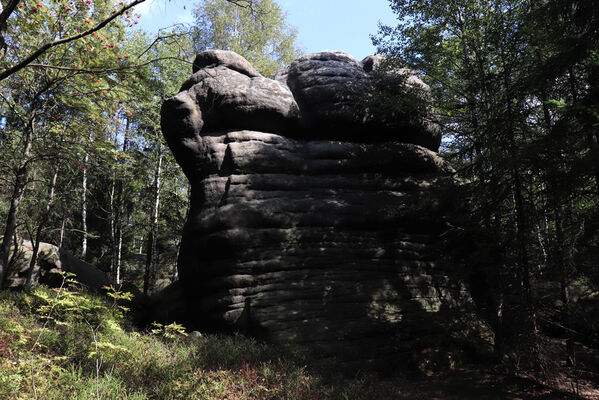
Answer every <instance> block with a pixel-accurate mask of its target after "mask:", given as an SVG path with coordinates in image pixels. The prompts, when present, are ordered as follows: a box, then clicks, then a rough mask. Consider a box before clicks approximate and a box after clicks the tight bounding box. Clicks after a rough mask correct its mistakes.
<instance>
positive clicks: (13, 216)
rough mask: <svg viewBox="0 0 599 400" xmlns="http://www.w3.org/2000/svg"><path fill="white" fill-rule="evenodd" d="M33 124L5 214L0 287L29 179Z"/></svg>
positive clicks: (26, 137)
mask: <svg viewBox="0 0 599 400" xmlns="http://www.w3.org/2000/svg"><path fill="white" fill-rule="evenodd" d="M34 126H35V120H34V119H31V120H30V121H29V126H28V127H27V130H26V133H25V140H24V142H23V158H22V161H21V164H20V166H19V168H18V169H17V170H16V174H15V183H14V186H13V193H12V196H11V199H10V208H9V210H8V214H7V216H6V226H5V228H4V236H3V237H2V245H1V247H0V289H3V288H4V284H5V280H6V278H7V277H8V274H9V270H8V269H9V259H10V246H11V241H12V238H13V237H14V236H15V235H16V233H17V232H16V229H17V218H18V215H19V209H20V208H21V202H22V201H23V195H24V194H25V189H26V187H27V183H28V179H29V161H30V157H31V148H32V145H33V133H34V132H33V130H34ZM15 246H17V243H15Z"/></svg>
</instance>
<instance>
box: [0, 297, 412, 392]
mask: <svg viewBox="0 0 599 400" xmlns="http://www.w3.org/2000/svg"><path fill="white" fill-rule="evenodd" d="M117 300H118V299H117ZM155 328H156V327H155ZM325 370H326V371H325ZM338 370H339V371H340V369H338ZM336 371H337V369H336V367H335V365H334V364H331V363H329V364H326V365H325V364H315V363H314V362H313V361H311V360H310V358H309V357H308V356H307V355H306V354H304V353H302V352H300V351H295V350H292V349H289V348H285V349H283V348H277V347H274V346H269V345H265V344H262V343H258V342H256V341H255V340H252V339H248V338H245V337H242V336H216V335H213V336H204V337H199V338H198V337H189V336H186V335H184V334H183V333H182V330H181V328H180V327H177V326H175V327H172V326H166V327H165V326H157V329H153V332H138V331H136V330H135V329H134V328H133V327H132V325H131V324H130V322H129V321H128V320H127V318H126V315H125V313H124V312H123V308H122V307H121V306H120V305H119V302H118V301H115V299H109V298H103V297H99V296H96V295H91V294H87V293H84V292H80V291H76V290H68V289H49V288H46V287H38V288H36V289H34V290H32V291H30V292H20V293H15V292H0V398H2V399H32V398H36V397H37V398H40V399H48V400H51V399H57V400H58V399H61V400H62V399H65V398H68V399H98V398H102V399H129V400H131V399H135V400H141V399H173V400H174V399H185V400H188V399H215V400H217V399H218V400H222V399H225V398H226V399H229V400H235V399H239V400H241V399H248V400H249V399H300V400H301V399H306V400H319V399H368V400H376V399H390V398H407V397H403V395H401V396H400V393H399V391H398V390H397V387H395V386H393V385H383V384H381V382H379V381H376V380H375V379H374V378H372V377H370V376H367V377H363V378H361V379H357V380H352V381H348V380H344V379H343V378H342V377H341V375H340V373H337V372H336ZM323 376H326V378H323Z"/></svg>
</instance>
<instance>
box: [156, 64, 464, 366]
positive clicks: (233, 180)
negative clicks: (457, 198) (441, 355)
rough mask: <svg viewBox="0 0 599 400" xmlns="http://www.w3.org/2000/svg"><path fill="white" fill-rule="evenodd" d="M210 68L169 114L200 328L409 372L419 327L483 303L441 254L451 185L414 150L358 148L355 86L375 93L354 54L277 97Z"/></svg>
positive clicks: (294, 80)
mask: <svg viewBox="0 0 599 400" xmlns="http://www.w3.org/2000/svg"><path fill="white" fill-rule="evenodd" d="M198 58H200V59H209V60H210V62H202V63H199V64H198V66H199V68H200V69H198V70H197V72H195V73H194V75H193V76H192V77H191V78H190V79H189V80H188V81H187V82H186V83H185V84H184V85H183V90H182V92H181V93H179V94H178V95H177V96H175V97H173V98H171V99H168V100H167V101H166V102H165V104H164V106H163V114H162V118H163V119H162V127H163V132H164V134H165V137H166V138H167V140H168V143H169V145H170V147H171V149H172V150H173V152H174V154H175V156H176V157H177V160H178V161H179V163H180V164H181V165H182V167H183V169H184V171H185V173H186V175H187V177H188V178H189V180H190V182H191V185H192V201H191V210H190V213H189V219H188V221H187V224H186V226H185V229H184V233H183V242H182V245H181V253H180V259H179V276H180V279H181V283H182V285H183V290H184V293H185V296H186V301H187V304H188V307H189V310H190V313H192V314H193V318H192V319H193V320H194V322H195V323H196V324H197V326H198V327H200V328H203V329H216V330H231V331H232V330H238V331H241V332H244V333H247V334H251V335H255V336H257V337H260V338H264V339H266V340H270V341H274V342H279V343H306V344H308V345H310V346H311V347H312V348H315V349H317V350H318V351H319V352H320V354H321V355H322V356H325V357H326V356H340V357H341V358H343V359H345V361H346V362H348V363H352V362H355V363H356V366H360V365H362V366H366V365H368V363H372V364H373V365H378V364H379V363H388V362H389V361H391V360H395V361H398V360H399V362H400V363H401V362H406V361H405V358H404V359H402V358H401V357H400V356H399V355H400V354H408V353H410V352H411V351H413V350H414V349H413V348H412V347H413V345H414V343H415V341H417V340H420V339H421V336H422V334H423V333H422V331H421V330H419V329H420V328H419V324H418V323H414V321H420V322H421V323H427V322H423V321H428V320H427V319H426V318H421V316H423V315H427V314H432V313H436V312H437V311H439V310H443V309H447V308H452V307H456V306H458V305H459V304H464V303H465V302H466V303H467V302H468V298H469V297H468V295H467V291H466V288H465V286H464V285H463V283H462V281H461V279H460V278H459V274H458V273H457V272H456V271H458V270H459V266H456V265H455V264H453V263H452V262H451V261H450V260H449V259H446V257H445V256H444V254H443V250H442V247H441V246H440V244H439V243H440V235H441V234H442V233H443V232H444V231H445V230H446V226H445V225H444V223H443V220H442V215H443V212H445V210H446V208H447V207H449V206H451V205H450V204H448V203H447V202H446V201H444V200H442V197H441V196H440V195H439V194H438V191H439V190H444V189H445V188H451V187H452V186H453V185H454V184H455V181H454V178H453V173H454V171H453V169H452V168H451V167H450V166H449V165H448V164H447V163H446V162H444V161H443V160H442V159H441V158H439V157H438V155H437V154H436V153H435V152H434V151H432V150H430V149H427V148H425V147H421V146H419V145H418V144H414V143H413V142H412V143H410V141H407V142H405V141H403V140H401V138H402V137H403V138H406V137H412V136H410V135H409V134H406V135H403V136H402V135H401V134H400V135H398V137H397V138H396V139H394V140H392V138H391V137H390V136H388V135H387V134H386V133H384V134H382V135H383V136H382V137H383V139H381V138H379V137H378V136H377V134H378V132H377V131H373V130H370V131H367V132H362V133H363V134H360V135H358V136H356V135H355V132H359V131H364V130H368V129H370V128H369V127H368V125H364V124H362V123H361V122H360V121H359V120H356V119H355V114H352V113H353V112H354V111H355V109H354V111H351V110H352V107H353V105H355V103H356V101H357V100H356V97H355V96H357V94H356V93H354V92H353V86H354V85H356V86H362V87H367V86H368V85H367V81H368V80H369V78H368V73H367V72H366V71H365V70H364V68H363V65H362V64H360V63H358V62H356V61H355V60H354V59H353V58H352V57H351V56H349V55H347V54H346V53H343V52H324V53H318V54H315V55H308V56H304V57H302V58H300V59H298V60H297V61H295V62H294V63H292V64H291V65H290V66H289V67H288V68H287V69H286V70H285V71H282V72H281V73H279V74H278V75H277V76H276V79H277V80H276V81H275V80H268V79H266V78H262V77H260V76H250V75H251V74H248V73H243V71H242V72H239V70H240V69H243V70H244V71H246V70H249V68H248V67H247V66H244V67H243V68H241V67H235V68H232V67H231V66H230V65H231V64H232V62H229V66H227V65H225V64H226V63H225V62H224V61H223V63H220V64H219V62H218V53H211V54H209V55H208V56H198ZM229 58H231V57H230V55H227V59H229ZM215 60H216V61H215ZM371 61H372V60H371ZM368 63H370V64H373V63H374V61H372V62H370V61H368V62H367V63H366V64H368ZM237 64H239V65H243V63H242V62H241V61H239V62H238V63H237ZM363 64H364V63H363ZM372 68H373V67H372V65H370V69H372ZM250 71H251V70H250ZM287 85H289V88H288V87H287ZM214 93H219V96H221V97H219V96H213V94H214ZM211 96H212V97H211ZM217 97H218V98H217ZM209 99H211V100H209ZM212 100H214V102H211V101H212ZM210 104H213V105H214V106H213V108H211V107H212V106H211V105H210ZM296 107H297V108H296ZM215 115H218V116H215ZM217 121H218V122H217ZM294 121H295V122H294ZM296 122H297V125H294V124H295V123H296ZM286 124H287V125H286ZM314 124H318V126H315V125H314ZM323 127H326V129H324V130H323ZM347 127H349V128H348V129H350V130H351V131H352V133H351V135H349V136H348V137H347V139H346V140H341V139H342V138H343V137H344V129H346V128H347ZM421 128H422V129H420V130H418V134H422V135H426V134H427V133H426V132H427V128H426V127H424V128H423V127H421ZM286 129H289V130H288V131H287V130H286ZM392 129H394V128H393V127H392ZM258 130H260V131H258ZM323 132H324V133H323ZM428 134H430V135H432V133H430V132H429V133H428ZM356 137H360V138H362V139H364V138H368V137H369V138H371V139H372V140H355V139H356ZM431 138H432V136H430V137H429V139H431ZM431 140H432V139H431ZM435 140H436V139H435ZM429 142H430V140H429ZM437 146H438V143H437ZM429 147H432V148H434V149H436V147H435V146H429ZM402 360H403V361H402Z"/></svg>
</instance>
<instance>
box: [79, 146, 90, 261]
mask: <svg viewBox="0 0 599 400" xmlns="http://www.w3.org/2000/svg"><path fill="white" fill-rule="evenodd" d="M88 161H89V155H88V154H87V153H86V154H85V158H84V159H83V187H82V189H83V191H82V193H81V224H82V230H83V240H82V242H81V259H82V260H83V261H85V257H86V256H87V163H88Z"/></svg>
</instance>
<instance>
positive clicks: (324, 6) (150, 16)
mask: <svg viewBox="0 0 599 400" xmlns="http://www.w3.org/2000/svg"><path fill="white" fill-rule="evenodd" d="M277 2H278V3H279V5H280V6H281V8H282V9H283V10H284V11H285V12H287V21H288V22H289V24H291V25H293V26H295V27H296V28H297V30H298V42H299V45H300V46H301V48H302V49H303V50H304V51H305V52H306V53H313V52H317V51H321V50H343V51H347V52H348V53H350V54H351V55H353V56H354V57H355V58H356V59H358V60H361V59H362V58H364V57H366V56H367V55H370V54H373V53H375V50H376V49H375V48H374V46H373V45H372V42H371V40H370V36H369V35H370V34H374V33H376V32H377V30H378V22H379V21H380V22H382V23H383V24H388V25H393V24H394V22H395V16H394V14H393V13H392V12H391V8H390V7H389V2H388V0H278V1H277ZM193 4H194V1H189V0H170V1H165V0H146V2H145V3H142V5H141V6H140V7H137V11H138V12H139V13H140V14H142V18H141V20H140V24H139V25H140V26H141V28H142V29H144V30H146V31H147V32H151V33H153V32H157V30H158V29H159V28H165V27H167V26H171V25H174V24H176V23H191V22H193V17H192V15H191V9H192V8H193Z"/></svg>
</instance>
